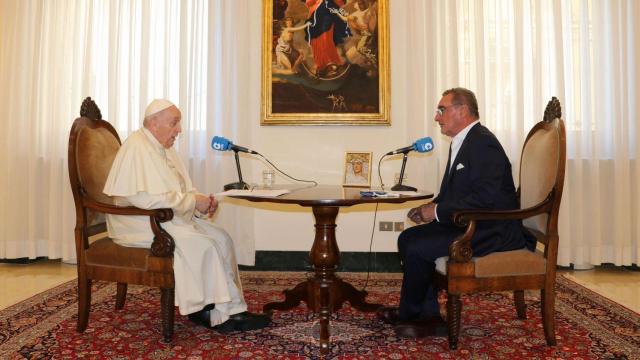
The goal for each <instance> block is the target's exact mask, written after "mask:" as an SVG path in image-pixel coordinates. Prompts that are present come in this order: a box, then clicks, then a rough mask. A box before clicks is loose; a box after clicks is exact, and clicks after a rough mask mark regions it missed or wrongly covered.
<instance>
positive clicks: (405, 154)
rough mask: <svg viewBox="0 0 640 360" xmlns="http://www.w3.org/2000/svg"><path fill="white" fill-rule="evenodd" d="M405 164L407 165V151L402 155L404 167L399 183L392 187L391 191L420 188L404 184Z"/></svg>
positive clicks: (401, 170) (401, 169)
mask: <svg viewBox="0 0 640 360" xmlns="http://www.w3.org/2000/svg"><path fill="white" fill-rule="evenodd" d="M405 165H407V153H404V156H403V157H402V168H400V178H399V179H398V183H397V184H395V185H394V186H393V187H392V188H391V191H418V189H416V188H414V187H413V186H408V185H402V179H403V178H404V167H405Z"/></svg>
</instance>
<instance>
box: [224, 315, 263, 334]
mask: <svg viewBox="0 0 640 360" xmlns="http://www.w3.org/2000/svg"><path fill="white" fill-rule="evenodd" d="M269 324H271V318H270V317H269V315H267V314H254V313H250V312H248V311H245V312H241V313H239V314H233V315H231V316H229V319H228V320H227V321H225V322H223V323H222V324H219V325H216V326H214V327H213V329H214V330H215V331H217V332H220V333H223V334H227V333H230V332H233V331H249V330H258V329H262V328H264V327H267V326H269Z"/></svg>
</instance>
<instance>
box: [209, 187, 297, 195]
mask: <svg viewBox="0 0 640 360" xmlns="http://www.w3.org/2000/svg"><path fill="white" fill-rule="evenodd" d="M289 192H290V191H289V190H287V189H252V190H240V189H233V190H227V191H223V192H219V193H217V194H215V197H223V196H232V195H239V196H255V197H278V196H280V195H284V194H288V193H289Z"/></svg>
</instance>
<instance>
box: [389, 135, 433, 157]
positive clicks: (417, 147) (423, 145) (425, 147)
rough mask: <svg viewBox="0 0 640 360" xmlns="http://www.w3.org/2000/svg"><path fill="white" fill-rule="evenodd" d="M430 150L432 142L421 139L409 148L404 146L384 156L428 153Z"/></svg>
mask: <svg viewBox="0 0 640 360" xmlns="http://www.w3.org/2000/svg"><path fill="white" fill-rule="evenodd" d="M431 150H433V140H431V138H430V137H424V138H422V139H418V140H416V142H414V143H413V144H411V145H409V146H405V147H403V148H400V149H398V150H394V151H389V152H388V153H386V154H385V155H395V154H406V153H408V152H410V151H417V152H429V151H431Z"/></svg>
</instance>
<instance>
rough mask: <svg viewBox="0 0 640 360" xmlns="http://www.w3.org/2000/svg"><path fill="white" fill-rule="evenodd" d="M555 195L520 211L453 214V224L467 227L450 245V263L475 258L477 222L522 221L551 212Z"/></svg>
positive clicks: (481, 211)
mask: <svg viewBox="0 0 640 360" xmlns="http://www.w3.org/2000/svg"><path fill="white" fill-rule="evenodd" d="M552 195H553V193H550V194H549V195H548V196H547V198H546V199H544V200H543V201H542V202H540V203H538V204H536V205H534V206H531V207H528V208H526V209H518V210H480V209H477V210H473V209H470V210H462V211H456V212H455V213H453V216H452V217H453V223H454V224H456V225H457V226H460V227H466V228H467V229H466V230H465V232H464V234H462V235H460V236H458V237H457V238H456V239H455V240H454V241H453V242H452V243H451V245H449V261H453V262H467V261H470V260H471V258H472V257H473V250H472V249H471V238H472V237H473V234H474V233H475V231H476V222H477V221H482V220H521V219H526V218H529V217H532V216H535V215H539V214H543V213H546V212H549V211H551V206H552V205H553V203H552V201H551V199H552Z"/></svg>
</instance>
